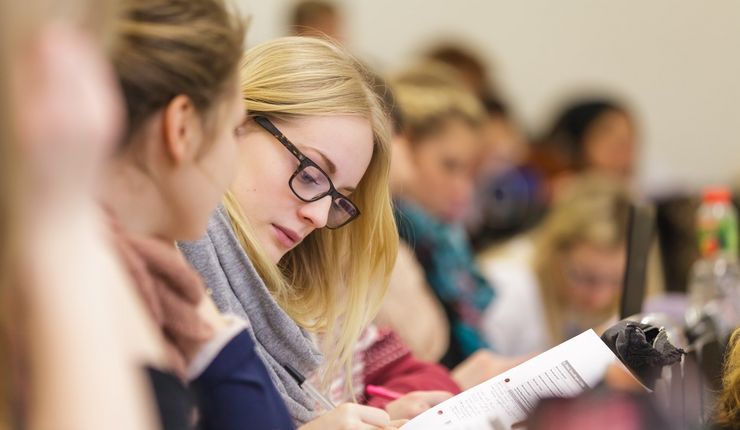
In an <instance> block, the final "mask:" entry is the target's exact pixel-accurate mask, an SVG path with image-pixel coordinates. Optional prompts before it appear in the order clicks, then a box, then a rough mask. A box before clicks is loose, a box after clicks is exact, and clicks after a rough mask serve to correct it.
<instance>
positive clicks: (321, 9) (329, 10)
mask: <svg viewBox="0 0 740 430" xmlns="http://www.w3.org/2000/svg"><path fill="white" fill-rule="evenodd" d="M337 13H338V12H337V7H336V6H335V5H334V4H333V3H331V2H328V1H323V0H303V1H300V2H298V3H297V4H296V5H295V6H294V7H293V12H292V13H291V20H290V25H291V26H292V27H293V29H294V30H298V31H302V30H310V29H311V28H312V24H313V23H314V22H315V21H316V19H317V18H319V17H321V16H324V15H330V16H336V15H337Z"/></svg>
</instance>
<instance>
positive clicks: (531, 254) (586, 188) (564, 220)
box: [480, 175, 631, 355]
mask: <svg viewBox="0 0 740 430" xmlns="http://www.w3.org/2000/svg"><path fill="white" fill-rule="evenodd" d="M630 202H631V200H630V196H629V193H628V192H627V190H626V189H625V187H624V186H623V185H622V184H621V183H620V182H618V181H616V180H614V179H613V178H610V177H605V176H603V175H584V176H581V177H578V178H577V179H574V180H573V181H572V183H571V184H570V186H569V187H568V188H567V189H566V190H565V191H564V192H563V195H562V196H561V198H560V199H558V201H556V202H555V203H554V206H553V207H552V209H551V212H550V213H549V214H548V215H547V217H546V218H545V219H544V220H543V222H542V224H541V225H540V226H539V227H538V228H537V230H535V231H534V232H533V233H532V234H530V235H527V236H524V237H523V238H520V239H517V240H515V241H513V242H511V243H509V244H507V245H506V249H505V250H503V251H500V252H499V253H496V252H489V253H487V254H484V255H483V256H482V257H481V259H480V263H481V267H482V268H483V270H484V272H485V274H486V276H487V277H489V279H491V280H492V282H494V283H495V285H496V286H497V288H498V292H499V293H500V296H499V297H498V298H499V300H498V301H497V302H496V303H495V304H494V305H493V306H492V307H491V308H490V309H489V310H488V311H487V312H486V315H485V317H484V323H483V331H484V333H485V335H486V338H487V339H488V340H489V342H492V343H493V344H495V345H496V347H497V348H498V351H499V352H501V353H502V354H506V355H517V354H530V353H538V352H541V351H544V350H546V349H548V348H550V347H552V346H555V345H557V344H559V343H561V342H563V341H565V340H567V339H569V338H571V337H572V336H574V335H577V334H579V333H581V332H583V331H584V330H587V329H589V328H597V327H598V326H600V325H603V324H605V323H607V322H608V321H609V320H610V319H611V318H613V317H615V316H616V311H617V305H618V303H619V298H620V296H621V290H622V277H623V273H624V268H625V263H626V250H625V242H626V237H627V236H626V234H627V220H628V213H629V205H630Z"/></svg>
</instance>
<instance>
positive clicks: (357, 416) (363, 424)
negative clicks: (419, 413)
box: [298, 403, 402, 430]
mask: <svg viewBox="0 0 740 430" xmlns="http://www.w3.org/2000/svg"><path fill="white" fill-rule="evenodd" d="M398 424H402V423H399V422H391V419H390V417H389V416H388V413H387V412H386V411H384V410H382V409H378V408H373V407H370V406H363V405H358V404H355V403H343V404H341V405H339V406H337V407H336V408H335V409H332V410H330V411H329V412H327V413H325V414H324V415H321V416H320V417H318V418H316V419H315V420H313V421H311V422H308V423H306V424H304V425H303V426H301V427H300V428H299V429H298V430H374V429H386V430H390V429H393V428H396V427H395V426H396V425H398Z"/></svg>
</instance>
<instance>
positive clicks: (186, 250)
mask: <svg viewBox="0 0 740 430" xmlns="http://www.w3.org/2000/svg"><path fill="white" fill-rule="evenodd" d="M178 247H179V248H180V249H181V250H182V252H183V254H184V255H185V258H187V259H188V261H190V264H192V265H193V267H194V268H195V269H196V270H197V271H198V272H199V273H200V275H201V276H202V277H203V280H204V281H205V283H206V286H207V287H208V288H209V289H210V290H211V291H212V297H213V300H214V302H215V303H216V305H217V306H218V308H219V309H220V310H221V311H222V312H225V313H231V314H235V315H238V316H241V317H243V318H246V319H247V320H248V321H249V323H250V325H251V334H252V335H253V337H254V339H255V342H256V345H257V354H258V355H259V357H260V358H261V359H262V361H263V362H264V363H265V367H267V370H268V372H269V373H270V377H271V379H272V382H273V383H274V384H275V386H276V387H277V389H278V391H279V392H280V394H281V395H282V397H283V400H284V401H285V403H286V405H287V406H288V411H289V412H290V414H291V416H292V417H293V420H294V421H295V422H296V423H298V424H299V425H300V424H304V423H306V422H307V421H310V420H311V419H313V418H314V417H315V415H316V414H315V412H314V409H315V405H314V401H312V400H311V399H310V398H309V397H308V396H306V394H305V393H304V392H303V391H302V390H301V388H300V387H299V386H298V384H297V383H296V382H295V380H293V378H291V376H290V375H289V374H288V372H286V371H285V369H284V368H283V365H284V364H291V365H292V366H293V367H295V368H296V369H298V370H299V371H300V372H301V373H303V375H305V376H306V377H308V376H309V375H311V374H312V373H313V372H314V371H315V370H316V369H317V368H318V366H319V365H320V363H321V361H322V356H321V354H320V353H319V351H318V349H317V348H316V345H315V344H314V342H313V341H312V340H311V338H310V337H309V335H308V333H306V332H305V331H304V330H302V329H301V328H300V327H298V325H296V323H295V322H294V321H293V320H292V319H291V318H290V316H288V315H287V314H286V313H285V311H283V309H282V308H281V307H280V306H279V305H278V304H277V302H276V301H275V299H274V298H273V297H272V295H271V294H270V292H269V291H268V290H267V287H266V286H265V283H264V282H263V281H262V279H261V278H260V276H259V275H258V274H257V271H256V270H255V268H254V266H253V265H252V263H251V262H250V261H249V257H247V254H246V253H245V252H244V250H243V249H242V247H241V245H240V243H239V240H238V239H237V237H236V235H235V234H234V230H233V229H232V226H231V222H230V220H229V217H228V214H227V213H226V209H225V208H224V207H223V206H219V208H218V209H217V210H216V212H214V214H213V215H212V216H211V218H210V219H209V220H208V233H207V234H206V236H205V237H204V238H202V239H200V240H198V241H195V242H184V243H178Z"/></svg>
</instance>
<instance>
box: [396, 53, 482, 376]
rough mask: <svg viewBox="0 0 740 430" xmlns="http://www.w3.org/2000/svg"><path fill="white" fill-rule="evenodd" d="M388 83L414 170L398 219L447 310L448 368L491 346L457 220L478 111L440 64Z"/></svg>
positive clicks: (476, 146)
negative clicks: (483, 330)
mask: <svg viewBox="0 0 740 430" xmlns="http://www.w3.org/2000/svg"><path fill="white" fill-rule="evenodd" d="M391 85H392V88H393V90H394V92H395V94H396V97H397V99H398V103H399V107H400V109H401V113H402V116H403V118H404V124H405V126H404V136H405V142H406V144H407V148H408V152H409V154H410V161H411V164H412V165H413V172H414V175H412V176H411V177H410V178H409V180H408V181H407V184H406V187H405V190H404V192H403V194H402V195H401V198H400V199H398V201H397V215H396V220H397V223H398V226H399V232H400V234H401V238H402V239H403V240H404V241H405V242H406V243H407V244H408V245H409V246H411V247H412V248H413V250H414V253H415V256H416V258H417V260H418V261H419V263H421V266H422V267H423V268H424V272H425V276H426V280H427V282H428V284H429V286H430V287H431V288H432V289H433V290H434V292H435V294H436V296H437V298H438V299H439V300H440V301H441V303H442V304H443V306H444V309H445V312H446V314H447V318H448V320H449V324H450V346H449V349H448V351H447V352H446V355H445V357H443V359H442V363H443V364H445V365H447V366H448V367H450V368H451V367H454V366H456V365H457V364H459V363H461V362H462V361H463V360H464V359H466V358H467V357H469V356H470V355H472V354H473V353H474V352H476V351H477V350H479V349H481V348H487V347H488V346H489V345H488V343H487V342H486V341H485V340H484V339H483V337H482V335H481V333H480V332H479V323H480V316H481V315H482V314H483V312H484V311H485V309H486V308H487V307H488V306H489V305H490V304H491V303H492V301H493V298H494V290H493V289H492V287H491V286H490V285H489V284H488V282H487V281H486V280H485V278H484V277H483V275H482V274H481V273H480V271H479V269H478V267H477V266H476V264H475V261H474V260H473V255H472V251H471V249H470V244H469V242H468V239H467V237H466V235H465V232H464V230H463V229H462V227H461V225H460V222H461V220H462V218H463V215H464V214H465V213H466V211H467V210H468V207H469V204H470V199H471V196H472V189H473V170H474V169H473V167H474V165H475V162H476V160H477V157H478V155H479V154H480V151H481V149H482V148H481V146H480V138H479V134H478V131H479V129H478V126H479V125H480V122H481V120H482V118H483V109H482V107H481V105H480V103H479V102H478V100H477V99H476V98H475V97H474V96H473V94H472V93H470V92H469V91H468V90H466V89H465V88H463V87H462V86H460V84H458V83H457V81H456V80H455V79H454V77H453V75H452V74H451V73H450V72H448V70H447V68H446V67H445V66H443V65H437V64H434V63H432V64H424V65H421V66H417V67H415V68H412V69H411V70H409V71H407V72H405V73H403V74H401V75H400V76H398V77H397V78H396V79H394V80H393V81H392V82H391Z"/></svg>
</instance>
